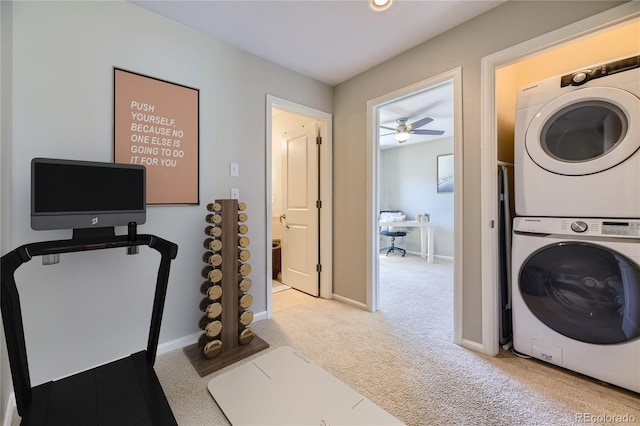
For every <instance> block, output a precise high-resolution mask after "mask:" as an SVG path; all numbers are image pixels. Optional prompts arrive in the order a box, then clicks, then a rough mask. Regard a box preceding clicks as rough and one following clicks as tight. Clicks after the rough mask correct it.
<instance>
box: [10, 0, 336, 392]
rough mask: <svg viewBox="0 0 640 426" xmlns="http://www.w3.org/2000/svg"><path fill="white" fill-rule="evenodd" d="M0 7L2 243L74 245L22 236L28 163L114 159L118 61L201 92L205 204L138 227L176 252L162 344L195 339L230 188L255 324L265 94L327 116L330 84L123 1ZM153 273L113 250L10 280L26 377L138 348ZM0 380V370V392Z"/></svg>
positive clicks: (165, 212) (261, 293) (36, 267)
mask: <svg viewBox="0 0 640 426" xmlns="http://www.w3.org/2000/svg"><path fill="white" fill-rule="evenodd" d="M2 3H3V5H2V6H3V7H4V3H5V2H2ZM2 11H3V15H2V20H3V21H4V20H5V18H6V19H9V20H10V22H11V26H9V27H6V26H5V25H3V26H2V40H3V42H4V40H5V37H7V36H8V37H10V38H12V42H13V53H12V54H11V55H8V56H5V55H4V53H5V50H3V51H2V53H3V56H2V66H3V68H2V69H3V70H4V66H5V61H7V62H8V63H9V64H10V66H11V69H12V72H13V75H12V79H11V81H10V82H7V83H6V84H7V86H6V87H8V88H9V89H10V90H11V91H12V92H13V98H12V99H9V100H8V106H9V109H8V110H5V109H3V110H2V118H3V120H4V119H5V118H7V117H9V118H11V121H10V122H11V125H12V129H11V130H12V134H11V135H10V137H9V138H7V139H6V140H5V138H4V134H3V140H2V149H3V151H2V163H3V164H2V166H3V167H2V172H3V178H4V174H5V166H6V164H8V165H9V166H11V168H12V171H13V173H12V175H11V176H10V180H8V181H7V183H9V184H10V188H9V190H10V191H9V192H10V193H5V192H4V191H5V187H4V186H3V193H2V206H3V207H4V206H10V209H11V210H10V212H9V214H10V215H11V221H10V222H6V221H7V219H8V216H7V215H5V214H4V213H5V212H4V211H3V214H2V221H3V224H2V228H3V229H6V228H7V227H8V228H10V229H11V234H12V235H5V234H4V233H3V235H2V243H3V244H2V245H3V249H8V248H13V247H16V246H18V245H21V244H25V243H27V242H33V241H42V240H51V239H64V238H69V237H71V232H70V231H32V230H31V229H30V225H29V211H30V209H29V202H30V199H29V179H30V171H29V163H30V160H31V158H33V157H36V156H42V157H56V158H73V159H85V160H94V161H107V162H108V161H112V159H113V136H112V132H113V126H112V124H113V120H112V117H113V67H114V66H117V67H120V68H124V69H127V70H131V71H135V72H138V73H142V74H145V75H150V76H154V77H157V78H162V79H166V80H168V81H172V82H176V83H180V84H184V85H187V86H189V87H194V88H198V89H199V90H200V92H199V93H200V98H199V106H200V110H199V115H200V122H199V125H200V127H199V135H200V146H199V148H200V149H199V161H200V164H199V166H200V169H199V178H200V179H199V180H200V187H199V190H200V202H201V204H200V205H170V206H150V207H149V208H148V209H147V222H146V223H145V224H144V225H142V226H141V227H140V228H139V232H140V233H149V234H156V235H158V236H161V237H164V238H166V239H168V240H171V241H173V242H175V243H176V244H178V246H179V252H178V256H177V258H176V260H175V261H174V262H172V265H171V277H170V281H169V289H168V293H167V300H166V305H165V310H164V320H163V323H162V332H161V336H160V341H161V344H164V343H167V342H169V343H171V341H173V340H174V339H182V338H188V337H189V336H190V335H192V334H195V335H196V336H197V333H198V332H199V331H200V330H199V328H198V320H199V318H200V317H201V316H202V312H200V310H199V309H198V304H199V301H200V299H201V298H202V295H201V294H200V292H199V288H200V285H201V284H202V282H203V278H202V277H201V275H200V271H201V269H202V267H203V264H202V260H201V259H202V253H203V251H204V249H203V247H202V241H203V239H204V233H203V230H204V226H205V222H204V217H205V214H206V209H205V204H206V203H208V202H211V201H213V200H214V199H216V198H229V190H230V188H231V187H236V188H239V189H240V199H241V201H244V202H246V204H247V214H248V216H249V219H248V226H249V234H248V235H249V238H250V240H251V245H250V250H251V254H252V256H251V267H252V270H253V271H254V272H252V274H251V276H250V277H251V279H252V280H253V288H252V290H251V293H252V295H253V297H254V302H253V305H252V308H251V309H252V310H253V312H254V313H255V314H256V317H258V316H260V317H263V318H264V317H266V309H267V288H268V290H269V291H270V290H271V285H270V283H269V285H267V282H266V274H265V271H266V267H267V265H266V253H267V251H266V250H267V242H266V241H265V238H266V235H267V222H266V220H265V218H266V200H265V194H266V189H267V188H266V187H265V183H264V182H265V178H266V173H267V170H266V154H267V153H266V151H265V143H266V142H265V140H266V137H265V128H266V122H265V119H266V116H267V113H266V99H267V95H273V96H277V97H279V98H281V99H287V100H289V101H291V102H295V103H299V104H302V105H306V106H308V107H310V108H314V109H317V110H320V111H327V112H329V113H330V112H331V108H332V103H333V89H332V88H331V87H330V86H327V85H325V84H322V83H320V82H318V81H316V80H313V79H311V78H308V77H305V76H302V75H300V74H297V73H294V72H293V71H290V70H287V69H285V68H283V67H280V66H278V65H275V64H273V63H270V62H267V61H265V60H262V59H259V58H257V57H255V56H253V55H250V54H248V53H246V52H243V51H240V50H238V49H236V48H233V47H231V46H229V45H227V44H225V43H223V42H221V41H218V40H215V39H213V38H211V37H208V36H206V35H204V34H202V33H200V32H198V31H194V30H191V29H189V28H187V27H185V26H183V25H180V24H177V23H175V22H172V21H169V20H167V19H165V18H163V17H161V16H159V15H157V14H154V13H152V12H149V11H148V10H146V9H143V8H140V7H139V6H136V5H134V4H132V3H130V2H125V1H112V2H104V1H95V2H86V1H85V2H66V1H64V2H63V1H61V2H56V1H46V2H14V3H13V4H12V11H11V12H12V13H11V15H10V16H7V17H5V15H4V12H5V9H4V8H3V9H2ZM11 27H12V28H11ZM3 77H4V76H3ZM2 83H3V92H2V95H3V107H4V106H5V102H4V101H5V99H4V96H5V93H6V92H5V90H4V89H5V81H4V80H3V81H2ZM3 130H4V129H3ZM3 133H4V132H3ZM7 148H8V149H9V150H10V151H5V149H7ZM7 152H9V156H8V157H5V155H6V153H7ZM231 162H235V163H238V164H239V170H240V174H239V176H238V177H230V176H229V163H231ZM2 183H3V184H5V180H4V179H3V182H2ZM5 202H6V204H5ZM116 232H117V233H118V234H122V233H125V232H126V229H124V230H123V229H117V230H116ZM269 246H270V245H269ZM156 271H157V258H156V257H155V256H154V253H152V252H151V251H149V250H142V249H141V250H140V254H139V255H137V256H126V255H125V254H124V252H123V251H119V250H111V251H109V250H104V251H101V252H100V253H97V252H95V253H69V254H65V255H63V256H62V262H61V263H60V264H58V265H55V266H51V267H48V266H42V265H41V264H40V261H39V260H37V261H32V262H29V263H28V264H26V265H24V266H23V267H21V268H20V270H19V271H18V272H19V274H20V275H19V276H17V278H16V279H17V281H18V282H19V284H20V288H21V290H20V291H21V301H22V308H23V315H24V319H25V331H26V333H27V336H30V339H29V338H28V339H27V350H28V352H29V363H30V366H31V379H32V383H33V384H38V383H41V382H42V381H44V380H48V379H51V378H55V377H60V376H64V375H66V374H69V373H71V372H75V371H81V370H83V369H85V368H88V366H92V365H95V364H98V363H102V362H105V361H108V360H112V359H117V358H119V357H121V356H122V355H123V354H129V353H133V352H134V351H137V350H139V349H140V348H141V347H144V344H145V342H146V337H147V335H148V322H149V318H150V317H151V315H150V307H151V304H150V301H151V300H152V298H150V295H151V296H152V295H153V287H154V285H155V273H156ZM269 281H270V280H269ZM42 282H46V284H47V285H46V286H43V285H42ZM132 283H135V285H132ZM87 284H91V285H87ZM61 295H62V297H61ZM51 301H55V303H51ZM94 301H99V302H100V303H93V302H94ZM114 312H117V315H114ZM52 318H55V321H53V320H51V319H52ZM76 318H85V319H90V320H88V321H77V320H76ZM60 324H62V325H60ZM97 329H99V330H101V332H100V333H101V334H100V338H99V339H96V338H95V335H96V330H97ZM114 329H115V330H120V331H122V330H126V331H127V333H120V332H114V331H113V330H114ZM51 330H55V331H56V332H53V333H52V332H51ZM59 330H63V332H57V331H59ZM141 336H142V337H141ZM195 340H197V337H194V338H193V341H195ZM83 341H85V342H89V341H90V342H91V344H90V345H85V346H84V350H83V351H75V352H74V351H71V353H69V352H68V350H67V349H68V346H70V345H71V346H72V347H75V346H77V344H78V343H77V342H83ZM190 343H191V342H189V343H188V344H190ZM140 344H142V346H140ZM73 345H75V346H73ZM183 346H186V344H184V345H183ZM61 354H64V356H62V355H61ZM51 359H55V360H56V362H51ZM7 377H8V375H7V374H4V371H3V374H2V383H3V384H4V383H6V381H5V380H6V379H7Z"/></svg>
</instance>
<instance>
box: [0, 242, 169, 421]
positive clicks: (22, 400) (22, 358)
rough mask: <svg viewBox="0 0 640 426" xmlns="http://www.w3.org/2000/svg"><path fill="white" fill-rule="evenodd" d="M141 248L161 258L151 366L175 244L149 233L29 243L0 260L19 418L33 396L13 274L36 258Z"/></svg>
mask: <svg viewBox="0 0 640 426" xmlns="http://www.w3.org/2000/svg"><path fill="white" fill-rule="evenodd" d="M141 245H147V246H149V247H150V248H152V249H154V250H156V251H158V252H159V253H160V255H161V258H160V266H159V268H158V275H157V280H156V290H155V295H154V300H153V309H152V313H151V323H150V326H149V339H148V341H147V362H148V363H149V365H153V364H154V363H155V359H156V352H157V349H158V340H159V337H160V326H161V322H162V313H163V310H164V302H165V297H166V293H167V286H168V281H169V271H170V266H171V260H172V259H175V258H176V256H177V254H178V246H177V244H175V243H172V242H170V241H167V240H165V239H162V238H160V237H157V236H155V235H149V234H141V235H137V236H136V237H135V239H133V240H130V237H129V236H127V235H117V236H116V235H114V236H102V237H92V238H83V239H70V240H55V241H42V242H37V243H30V244H25V245H22V246H20V247H18V248H16V249H14V250H13V251H11V252H9V253H7V254H5V255H4V256H2V258H1V259H0V308H1V309H2V321H3V327H4V333H5V340H6V343H7V352H8V356H9V366H10V368H11V375H12V380H13V388H14V392H15V396H16V406H17V409H18V413H19V414H20V415H21V416H22V415H24V412H25V408H26V407H27V406H28V405H29V404H30V403H31V399H32V396H31V379H30V377H29V363H28V360H27V349H26V343H25V338H24V325H23V321H22V310H21V308H20V295H19V292H18V288H17V286H16V281H15V278H14V273H15V271H16V270H17V269H18V268H19V267H20V266H21V265H22V264H23V263H26V262H28V261H30V260H31V259H32V258H33V257H35V256H45V255H49V254H58V253H71V252H79V251H89V250H101V249H110V248H117V247H132V246H141Z"/></svg>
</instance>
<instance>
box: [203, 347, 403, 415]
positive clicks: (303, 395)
mask: <svg viewBox="0 0 640 426" xmlns="http://www.w3.org/2000/svg"><path fill="white" fill-rule="evenodd" d="M208 389H209V392H210V393H211V395H212V396H213V398H214V399H215V401H216V402H217V404H218V405H219V406H220V409H221V410H222V411H223V412H224V414H225V416H226V417H227V419H229V421H230V422H231V424H232V425H234V426H249V425H256V426H257V425H260V426H267V425H279V426H285V425H296V426H302V425H326V426H329V425H331V426H337V425H367V426H375V425H402V424H403V423H402V422H401V421H400V420H398V419H396V418H395V417H393V416H392V415H390V414H389V413H387V412H386V411H384V410H383V409H382V408H380V407H378V406H377V405H376V404H374V403H373V402H371V401H370V400H369V399H367V398H365V397H364V396H362V395H361V394H359V393H358V392H356V391H355V390H353V389H351V388H350V387H349V386H347V385H346V384H345V383H343V382H341V381H340V380H338V379H337V378H335V377H334V376H332V375H331V374H329V373H328V372H327V371H325V370H324V369H322V368H321V367H320V366H318V365H316V364H315V363H313V362H312V361H310V360H308V359H307V358H305V357H304V356H303V355H301V354H300V353H299V352H297V351H295V350H294V349H293V348H291V347H289V346H283V347H280V348H277V349H274V350H273V351H270V352H268V353H266V354H264V355H262V356H260V357H258V358H256V359H254V360H253V361H250V362H247V363H246V364H243V365H241V366H239V367H236V368H234V369H233V370H231V371H228V372H226V373H224V374H221V375H220V376H218V377H216V378H214V379H213V380H211V381H210V382H209V385H208Z"/></svg>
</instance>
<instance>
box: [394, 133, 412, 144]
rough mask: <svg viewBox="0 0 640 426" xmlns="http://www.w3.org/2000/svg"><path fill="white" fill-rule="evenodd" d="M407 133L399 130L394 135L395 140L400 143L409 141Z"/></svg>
mask: <svg viewBox="0 0 640 426" xmlns="http://www.w3.org/2000/svg"><path fill="white" fill-rule="evenodd" d="M409 136H410V134H409V132H407V131H406V130H401V131H399V132H396V134H395V136H394V137H395V138H396V140H397V141H398V142H400V143H402V142H406V141H407V140H408V139H409Z"/></svg>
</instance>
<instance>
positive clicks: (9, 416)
mask: <svg viewBox="0 0 640 426" xmlns="http://www.w3.org/2000/svg"><path fill="white" fill-rule="evenodd" d="M17 414H18V408H17V406H16V394H15V393H13V392H11V393H10V394H9V400H8V401H7V407H6V409H5V411H4V421H3V423H2V425H3V426H11V421H12V420H13V416H14V415H17Z"/></svg>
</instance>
